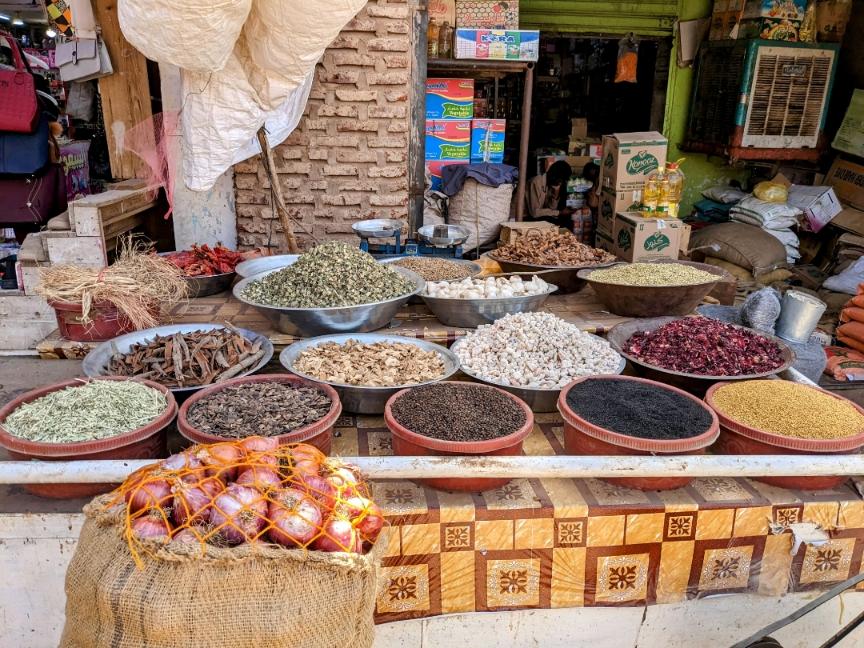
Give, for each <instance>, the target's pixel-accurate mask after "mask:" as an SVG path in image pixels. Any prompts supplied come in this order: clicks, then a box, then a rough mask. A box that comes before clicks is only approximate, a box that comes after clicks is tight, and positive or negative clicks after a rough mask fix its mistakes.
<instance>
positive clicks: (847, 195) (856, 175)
mask: <svg viewBox="0 0 864 648" xmlns="http://www.w3.org/2000/svg"><path fill="white" fill-rule="evenodd" d="M825 184H828V185H831V186H832V187H833V188H834V192H835V193H836V194H837V197H838V198H839V199H840V202H843V203H846V204H847V205H851V206H852V207H855V208H857V209H864V165H861V164H856V163H855V162H851V161H849V160H843V159H841V158H837V159H835V160H834V164H832V165H831V169H830V170H829V171H828V175H827V176H826V178H825Z"/></svg>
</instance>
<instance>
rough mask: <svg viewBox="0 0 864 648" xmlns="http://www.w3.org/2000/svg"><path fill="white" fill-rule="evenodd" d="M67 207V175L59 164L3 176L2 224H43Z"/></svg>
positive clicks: (0, 190) (0, 195)
mask: <svg viewBox="0 0 864 648" xmlns="http://www.w3.org/2000/svg"><path fill="white" fill-rule="evenodd" d="M66 208H67V202H66V177H65V176H64V175H63V168H62V167H61V166H60V165H59V164H49V165H48V167H47V168H45V169H44V170H43V171H41V172H40V173H33V174H30V175H27V176H17V177H16V176H0V226H4V227H6V226H10V225H17V224H20V223H34V224H36V225H41V224H42V223H45V222H47V221H48V220H49V219H50V218H54V216H56V215H57V214H60V213H62V212H63V211H65V209H66Z"/></svg>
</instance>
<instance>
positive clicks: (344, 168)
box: [321, 164, 359, 176]
mask: <svg viewBox="0 0 864 648" xmlns="http://www.w3.org/2000/svg"><path fill="white" fill-rule="evenodd" d="M321 172H322V173H323V174H324V175H325V176H356V175H357V174H358V173H359V171H358V170H357V167H356V166H350V165H347V164H328V165H325V166H324V167H323V168H322V169H321Z"/></svg>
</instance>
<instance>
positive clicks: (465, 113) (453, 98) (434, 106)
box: [426, 78, 474, 119]
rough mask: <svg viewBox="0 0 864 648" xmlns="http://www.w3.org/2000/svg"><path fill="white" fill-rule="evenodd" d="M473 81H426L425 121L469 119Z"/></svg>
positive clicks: (472, 98) (472, 101)
mask: <svg viewBox="0 0 864 648" xmlns="http://www.w3.org/2000/svg"><path fill="white" fill-rule="evenodd" d="M473 116H474V79H435V78H433V79H426V119H471V118H472V117H473Z"/></svg>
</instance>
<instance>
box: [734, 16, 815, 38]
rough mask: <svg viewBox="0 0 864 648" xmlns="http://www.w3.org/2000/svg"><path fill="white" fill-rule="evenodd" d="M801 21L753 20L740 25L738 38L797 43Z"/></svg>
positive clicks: (744, 21)
mask: <svg viewBox="0 0 864 648" xmlns="http://www.w3.org/2000/svg"><path fill="white" fill-rule="evenodd" d="M800 29H801V21H800V20H786V19H782V20H780V19H773V18H753V19H751V20H742V21H741V22H740V23H738V32H737V38H738V39H742V38H763V39H765V40H776V41H788V42H793V43H794V42H797V41H798V32H799V30H800Z"/></svg>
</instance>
